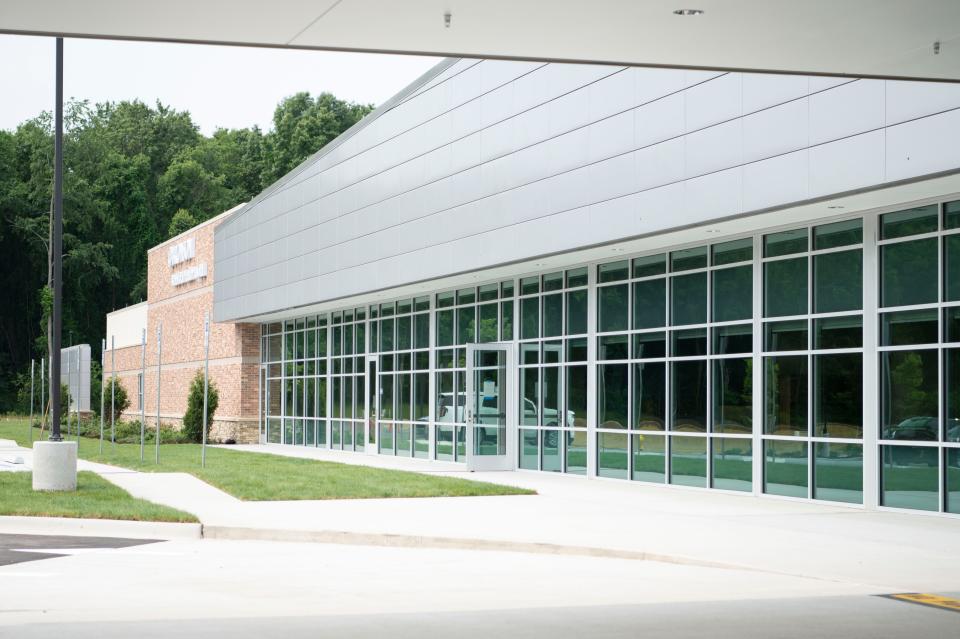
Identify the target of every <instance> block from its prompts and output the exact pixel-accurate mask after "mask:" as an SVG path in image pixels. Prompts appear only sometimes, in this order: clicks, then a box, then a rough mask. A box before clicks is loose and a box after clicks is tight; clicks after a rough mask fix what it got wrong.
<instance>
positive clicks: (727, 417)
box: [713, 357, 753, 433]
mask: <svg viewBox="0 0 960 639" xmlns="http://www.w3.org/2000/svg"><path fill="white" fill-rule="evenodd" d="M713 430H714V432H717V433H751V432H753V358H751V357H745V358H739V357H737V358H733V359H715V360H713Z"/></svg>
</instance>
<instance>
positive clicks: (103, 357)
mask: <svg viewBox="0 0 960 639" xmlns="http://www.w3.org/2000/svg"><path fill="white" fill-rule="evenodd" d="M106 363H107V338H106V337H104V338H103V339H101V340H100V454H101V455H102V454H103V398H104V397H105V396H106V389H104V387H103V380H104V379H105V377H104V376H103V365H104V364H106Z"/></svg>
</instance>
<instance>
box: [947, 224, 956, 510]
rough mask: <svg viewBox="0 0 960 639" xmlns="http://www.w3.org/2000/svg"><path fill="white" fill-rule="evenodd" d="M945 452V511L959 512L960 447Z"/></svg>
mask: <svg viewBox="0 0 960 639" xmlns="http://www.w3.org/2000/svg"><path fill="white" fill-rule="evenodd" d="M958 213H960V211H958ZM946 452H947V460H946V461H947V467H946V469H945V471H944V472H945V473H946V475H947V512H948V513H960V448H948V449H947V451H946Z"/></svg>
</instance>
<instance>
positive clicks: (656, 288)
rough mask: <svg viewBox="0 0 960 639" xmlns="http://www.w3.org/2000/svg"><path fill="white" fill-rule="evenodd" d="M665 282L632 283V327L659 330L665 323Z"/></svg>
mask: <svg viewBox="0 0 960 639" xmlns="http://www.w3.org/2000/svg"><path fill="white" fill-rule="evenodd" d="M666 291H667V280H666V279H664V278H658V279H655V280H644V281H642V282H634V283H633V327H634V328H640V329H642V328H660V327H661V326H664V325H665V323H666V314H667V310H666V309H667V294H666Z"/></svg>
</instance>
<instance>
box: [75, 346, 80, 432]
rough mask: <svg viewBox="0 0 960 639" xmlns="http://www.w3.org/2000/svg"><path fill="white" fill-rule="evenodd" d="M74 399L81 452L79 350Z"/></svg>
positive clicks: (78, 351) (78, 352) (78, 353)
mask: <svg viewBox="0 0 960 639" xmlns="http://www.w3.org/2000/svg"><path fill="white" fill-rule="evenodd" d="M75 395H76V396H75V397H74V398H73V405H74V412H75V414H76V416H77V450H78V451H79V450H80V349H79V348H77V392H76V393H75Z"/></svg>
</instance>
